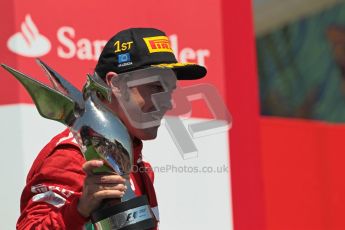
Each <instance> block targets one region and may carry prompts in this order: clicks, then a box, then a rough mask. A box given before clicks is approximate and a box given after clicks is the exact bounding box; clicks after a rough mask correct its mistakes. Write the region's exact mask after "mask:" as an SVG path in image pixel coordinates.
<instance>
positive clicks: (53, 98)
mask: <svg viewBox="0 0 345 230" xmlns="http://www.w3.org/2000/svg"><path fill="white" fill-rule="evenodd" d="M37 62H38V63H39V65H40V66H41V67H42V68H43V69H44V70H45V71H46V73H47V75H48V77H49V79H50V81H51V82H52V84H53V86H54V89H53V88H50V87H48V86H46V85H44V84H42V83H40V82H38V81H36V80H34V79H32V78H31V77H29V76H27V75H25V74H23V73H21V72H19V71H17V70H15V69H13V68H11V67H9V66H7V65H4V64H2V67H3V68H5V69H6V70H7V71H8V72H10V73H11V74H12V75H13V76H14V77H15V78H16V79H17V80H19V81H20V83H21V84H22V85H23V86H24V87H25V88H26V90H27V91H28V92H29V94H30V96H31V98H32V99H33V101H34V103H35V105H36V107H37V109H38V112H39V113H40V115H41V116H42V117H44V118H47V119H51V120H55V121H58V122H60V123H62V124H64V125H66V126H67V127H68V128H69V129H70V131H71V132H72V134H73V135H74V137H75V139H76V140H77V142H78V144H79V146H80V149H81V151H82V152H83V154H84V157H85V158H86V160H91V159H102V160H103V161H104V162H105V165H104V166H102V167H101V168H99V169H97V170H95V173H116V174H118V175H121V176H123V177H125V178H127V179H128V177H129V173H130V171H131V169H132V165H133V149H132V141H131V139H130V137H129V134H128V131H127V129H126V127H125V126H124V125H123V123H122V122H121V121H120V119H119V118H118V117H117V116H116V115H115V114H114V113H112V112H111V111H110V110H109V109H108V108H107V107H106V106H105V105H104V104H103V103H102V100H108V101H110V100H111V94H112V91H111V88H110V87H108V85H106V84H105V82H104V81H103V80H102V79H101V78H100V77H99V76H98V75H97V74H96V73H95V74H94V75H87V83H86V85H85V87H84V89H83V92H81V91H79V90H78V89H77V88H75V87H74V86H73V85H72V84H70V83H69V82H68V81H66V80H65V79H64V78H63V77H62V76H60V75H59V74H58V73H57V72H56V71H54V70H53V69H52V68H50V67H49V66H47V65H46V64H45V63H43V62H42V61H41V60H37ZM153 70H154V68H153ZM126 74H127V75H128V73H126ZM101 98H102V99H101ZM126 181H127V182H126V183H127V188H128V189H127V191H126V193H125V195H124V197H123V198H121V199H109V200H106V201H105V202H104V204H103V205H102V206H101V208H99V209H98V210H96V211H95V212H93V213H92V214H91V220H92V223H93V225H94V227H95V228H96V229H97V230H102V229H103V230H110V229H114V230H115V229H119V230H120V229H121V230H132V229H133V230H134V229H135V230H137V229H140V230H141V229H152V228H154V227H155V226H156V219H155V217H154V215H153V212H152V211H151V208H150V205H149V202H148V199H147V197H146V196H145V195H143V196H139V197H137V196H136V195H135V194H134V192H133V190H132V189H131V186H130V184H129V182H128V181H129V180H126Z"/></svg>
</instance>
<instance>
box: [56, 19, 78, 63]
mask: <svg viewBox="0 0 345 230" xmlns="http://www.w3.org/2000/svg"><path fill="white" fill-rule="evenodd" d="M67 36H69V37H67ZM74 36H75V31H74V29H73V28H72V27H68V26H64V27H61V28H60V29H59V30H58V32H57V39H58V40H59V42H60V43H61V44H62V45H63V46H64V47H65V49H66V50H64V47H63V46H58V48H57V54H58V56H59V57H61V58H66V59H69V58H73V57H74V55H75V53H76V47H75V45H74V42H73V40H71V38H74Z"/></svg>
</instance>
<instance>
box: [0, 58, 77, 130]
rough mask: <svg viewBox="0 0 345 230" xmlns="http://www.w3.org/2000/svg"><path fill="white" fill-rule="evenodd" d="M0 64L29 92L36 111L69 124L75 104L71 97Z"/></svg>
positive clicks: (72, 119) (45, 116)
mask: <svg viewBox="0 0 345 230" xmlns="http://www.w3.org/2000/svg"><path fill="white" fill-rule="evenodd" d="M1 66H2V67H3V68H4V69H5V70H7V71H8V72H9V73H11V74H12V75H13V76H14V77H15V78H16V79H17V80H18V81H19V82H20V83H21V84H22V85H23V86H24V87H25V89H26V90H27V91H28V92H29V94H30V96H31V98H32V100H33V101H34V103H35V105H36V107H37V110H38V112H39V113H40V115H41V116H42V117H44V118H47V119H50V120H55V121H58V122H61V123H62V124H64V125H70V124H72V123H73V122H74V120H75V119H76V117H75V105H76V103H75V102H74V101H73V99H72V98H70V97H68V96H66V95H63V94H62V93H60V92H58V91H56V90H55V89H52V88H50V87H48V86H46V85H44V84H42V83H40V82H39V81H36V80H34V79H32V78H31V77H29V76H27V75H25V74H23V73H21V72H19V71H17V70H15V69H13V68H11V67H9V66H7V65H5V64H1Z"/></svg>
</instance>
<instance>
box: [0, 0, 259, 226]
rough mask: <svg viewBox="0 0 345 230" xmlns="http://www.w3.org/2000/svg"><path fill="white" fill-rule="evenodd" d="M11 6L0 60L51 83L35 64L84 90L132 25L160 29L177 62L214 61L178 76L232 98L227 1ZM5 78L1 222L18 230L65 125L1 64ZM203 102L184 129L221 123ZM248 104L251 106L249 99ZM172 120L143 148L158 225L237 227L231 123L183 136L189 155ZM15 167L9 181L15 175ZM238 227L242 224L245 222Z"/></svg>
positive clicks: (3, 13)
mask: <svg viewBox="0 0 345 230" xmlns="http://www.w3.org/2000/svg"><path fill="white" fill-rule="evenodd" d="M4 6H5V7H2V8H1V9H0V19H1V20H2V21H6V22H7V23H5V25H4V27H3V29H2V30H1V31H0V35H1V39H0V61H1V62H2V63H5V64H7V65H9V66H11V67H14V68H15V69H17V70H19V71H21V72H23V73H26V74H28V75H29V76H31V77H33V78H34V79H36V80H38V81H41V82H43V83H45V84H50V83H49V81H48V79H47V77H46V76H45V75H44V73H43V71H41V69H40V68H39V66H38V65H36V63H35V58H38V57H39V58H40V59H42V60H43V61H44V62H45V63H47V64H48V65H50V66H51V67H52V68H54V69H55V70H56V71H57V72H59V73H60V74H61V75H62V76H63V77H65V78H66V79H68V81H70V82H71V83H72V84H73V85H75V86H76V87H77V88H79V89H81V87H82V85H83V84H84V83H85V80H86V74H87V73H93V69H94V67H95V65H96V62H97V59H98V57H99V55H100V53H101V51H102V49H103V47H104V45H105V43H106V41H107V40H108V39H109V38H110V37H111V36H113V35H114V34H115V33H117V32H118V31H120V30H123V29H126V28H129V27H153V28H158V29H161V30H163V31H165V32H166V33H167V36H168V38H169V40H170V44H171V48H172V49H173V51H174V54H175V56H176V57H177V59H178V60H179V61H180V62H194V63H198V64H200V65H203V66H206V67H207V70H208V74H207V76H206V77H205V78H204V79H200V80H196V81H180V82H179V83H178V84H179V86H180V87H182V88H183V87H189V86H193V85H200V84H204V85H205V84H208V85H212V87H213V88H214V90H215V92H217V95H219V100H221V101H222V102H224V103H226V99H227V96H226V92H227V90H229V89H226V85H227V84H226V82H227V79H226V76H225V74H224V71H225V65H224V63H225V61H224V59H223V57H224V48H225V47H224V42H223V38H224V36H223V28H222V24H223V22H222V20H223V19H222V18H221V16H220V15H222V13H224V12H222V11H221V6H222V1H221V0H219V1H213V0H204V1H201V2H200V1H196V0H190V1H182V0H181V1H180V0H178V1H175V2H156V1H153V0H149V1H137V2H114V1H111V0H101V1H97V2H92V1H87V2H71V1H67V0H62V1H59V3H58V4H57V3H56V2H54V3H53V2H51V1H43V0H34V1H30V2H20V1H17V0H16V1H10V0H5V3H4ZM248 10H249V7H248ZM229 55H231V54H229ZM0 77H1V84H0V113H1V114H2V115H1V120H0V127H3V132H2V133H1V134H0V138H1V140H3V141H4V142H3V146H2V149H3V151H4V152H5V153H8V154H6V155H5V159H4V160H5V161H6V162H11V163H10V164H8V165H7V164H6V165H4V166H3V167H0V170H1V175H0V178H1V180H2V181H3V183H4V184H8V189H6V190H1V191H0V197H6V198H7V199H6V201H4V202H5V204H3V206H2V207H3V208H0V211H1V213H2V214H1V217H0V218H4V220H6V221H4V220H1V221H0V228H1V229H13V228H14V226H15V223H16V220H17V218H18V216H19V213H20V212H19V198H20V194H21V190H22V189H23V187H24V185H25V178H26V174H27V172H28V170H29V169H30V166H31V164H32V162H33V160H34V159H35V157H36V156H37V154H38V152H39V151H40V149H42V147H43V146H44V145H45V144H46V143H47V142H48V141H49V140H50V139H51V138H52V137H54V135H56V134H57V133H59V132H60V131H62V130H63V129H64V127H63V126H62V125H60V124H58V123H56V122H53V121H49V120H46V119H43V118H41V117H40V116H39V114H38V112H37V110H36V108H35V106H34V105H33V104H32V101H31V98H30V96H29V95H28V93H27V92H26V91H25V90H24V88H23V87H22V86H21V85H20V84H19V83H18V82H17V81H16V80H15V79H14V78H13V77H11V76H10V75H9V74H8V73H7V72H5V71H4V70H3V69H0ZM243 81H244V80H243ZM233 87H235V86H233ZM239 90H240V89H239ZM199 99H201V100H193V101H191V102H190V105H191V107H192V112H191V116H190V117H189V118H188V119H184V120H183V121H182V120H181V121H179V122H180V123H179V124H180V125H181V124H182V125H184V126H185V127H186V130H187V127H190V125H192V124H195V123H196V122H204V121H207V120H210V119H214V120H215V121H217V119H215V117H216V116H215V115H214V114H213V110H212V108H213V106H214V105H209V104H208V103H207V100H203V98H202V97H200V98H199ZM242 100H243V103H246V102H245V101H246V100H247V99H246V98H242ZM236 103H237V104H239V102H236ZM236 103H234V105H235V104H236ZM220 104H221V103H220ZM235 107H236V106H235ZM232 112H233V111H231V108H230V113H232ZM169 119H171V120H169ZM174 119H176V118H172V117H170V118H169V117H168V118H166V121H165V122H163V124H162V126H161V128H160V130H159V133H158V138H157V139H155V140H152V141H146V142H145V143H144V149H143V155H144V159H145V160H147V161H149V162H150V163H151V164H152V166H153V169H154V172H155V188H156V193H157V198H158V203H159V209H160V220H161V221H160V229H162V230H170V229H171V230H175V229H205V230H206V229H224V230H229V229H234V224H233V211H234V209H233V205H232V186H231V173H230V172H231V167H230V146H231V144H230V141H229V140H230V138H229V132H228V130H229V129H230V127H231V124H230V125H228V126H227V129H219V130H222V131H217V132H208V133H207V135H203V136H193V134H192V133H191V132H189V131H186V132H184V134H185V135H186V136H187V137H188V140H190V143H192V144H193V146H194V148H195V151H194V154H193V155H192V156H191V157H188V159H186V158H185V157H183V154H182V153H181V149H180V148H179V145H178V144H179V143H177V142H176V140H177V139H178V140H181V136H179V137H177V136H176V135H175V136H174V135H173V134H172V127H173V128H175V129H176V126H174V125H172V124H176V122H175V123H174ZM240 120H241V119H240V118H239V120H238V121H240ZM239 124H240V123H239ZM180 127H181V126H180ZM235 132H237V131H236V130H235ZM236 146H237V144H236ZM13 171H15V173H14V174H13V176H11V177H10V178H9V177H8V172H13ZM240 174H241V173H239V174H238V175H240ZM236 183H237V182H236ZM242 184H243V183H242ZM235 189H236V188H235ZM241 189H242V188H241ZM242 190H243V189H242ZM246 190H247V189H246ZM237 191H240V189H238V190H237ZM235 200H236V201H238V199H235ZM236 205H239V206H240V205H241V204H240V203H236ZM246 205H247V204H245V206H243V207H246ZM254 206H255V204H254ZM5 207H6V208H5ZM255 207H256V206H255ZM255 207H254V208H253V209H251V210H254V209H255ZM5 209H6V210H5ZM242 213H243V212H242ZM235 218H237V219H241V218H244V215H241V217H239V216H236V213H235ZM252 223H255V219H253V221H252ZM237 226H238V227H237V229H241V228H240V226H241V225H240V224H238V225H237ZM235 229H236V228H235ZM243 229H245V228H243Z"/></svg>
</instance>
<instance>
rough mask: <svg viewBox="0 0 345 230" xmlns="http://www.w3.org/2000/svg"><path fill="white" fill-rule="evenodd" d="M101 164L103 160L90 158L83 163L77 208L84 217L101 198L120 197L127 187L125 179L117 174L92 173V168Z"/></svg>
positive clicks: (95, 207) (97, 204)
mask: <svg viewBox="0 0 345 230" xmlns="http://www.w3.org/2000/svg"><path fill="white" fill-rule="evenodd" d="M102 165H103V161H100V160H90V161H87V162H85V163H84V164H83V170H84V172H85V173H86V178H85V180H84V187H83V192H82V195H81V197H80V198H79V203H78V207H77V209H78V211H79V213H80V214H81V215H82V216H84V217H89V216H90V214H91V212H93V211H94V210H95V209H97V208H98V207H99V206H100V204H101V202H102V200H103V199H107V198H121V197H123V195H124V193H125V191H126V189H127V187H126V186H125V185H124V183H125V179H124V178H123V177H121V176H119V175H115V174H114V175H95V174H93V172H92V170H93V169H95V168H99V167H101V166H102Z"/></svg>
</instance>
